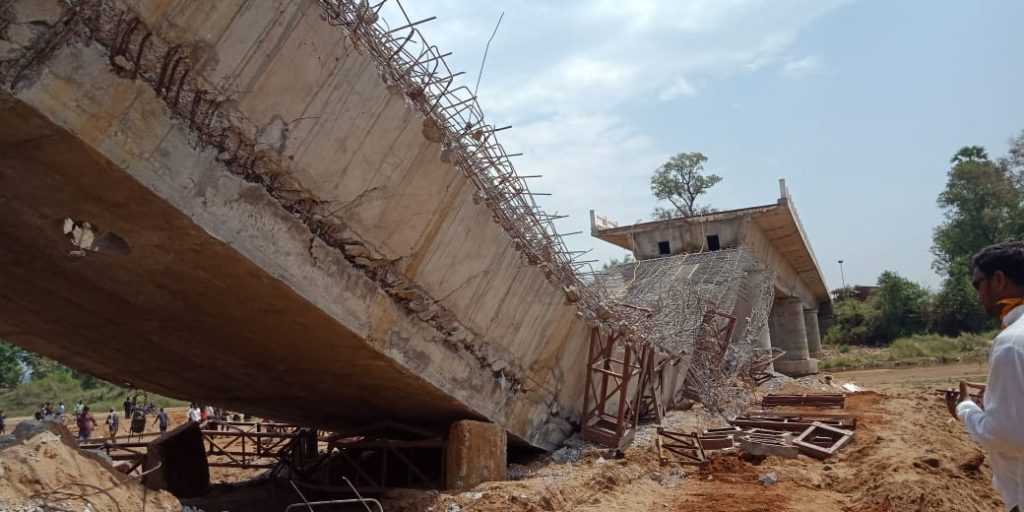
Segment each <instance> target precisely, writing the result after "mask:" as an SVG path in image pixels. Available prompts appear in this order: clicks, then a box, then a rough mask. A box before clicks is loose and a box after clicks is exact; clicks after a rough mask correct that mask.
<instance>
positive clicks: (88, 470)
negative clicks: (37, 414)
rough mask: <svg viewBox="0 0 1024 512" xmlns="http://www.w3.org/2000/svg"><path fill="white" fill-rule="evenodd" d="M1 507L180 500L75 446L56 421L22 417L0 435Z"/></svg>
mask: <svg viewBox="0 0 1024 512" xmlns="http://www.w3.org/2000/svg"><path fill="white" fill-rule="evenodd" d="M0 480H2V481H3V485H0V510H83V509H84V510H121V511H124V512H128V511H136V510H142V509H143V508H145V509H146V510H151V511H172V510H173V511H177V510H181V503H179V502H178V500H177V499H175V498H174V497H173V496H172V495H170V494H168V493H166V492H163V491H150V490H147V489H146V488H145V487H143V486H142V484H140V483H139V482H138V479H137V478H130V477H127V476H125V475H124V474H121V473H120V472H118V471H117V470H115V469H114V468H113V466H111V464H110V463H109V462H108V461H107V460H105V459H104V458H103V456H101V455H100V454H98V453H95V452H88V451H83V450H79V449H78V448H77V447H76V443H75V440H74V438H73V437H72V436H71V434H70V433H69V432H68V431H67V429H65V428H64V427H63V426H62V425H60V424H59V423H56V422H52V421H50V422H39V421H25V422H22V423H19V424H18V427H17V428H16V429H15V433H14V435H11V436H4V437H2V438H0Z"/></svg>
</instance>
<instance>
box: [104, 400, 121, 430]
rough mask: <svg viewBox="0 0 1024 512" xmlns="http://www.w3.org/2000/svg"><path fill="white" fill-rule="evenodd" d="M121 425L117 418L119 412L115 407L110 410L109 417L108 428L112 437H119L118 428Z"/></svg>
mask: <svg viewBox="0 0 1024 512" xmlns="http://www.w3.org/2000/svg"><path fill="white" fill-rule="evenodd" d="M120 424H121V419H120V418H118V417H117V411H115V410H114V408H113V407H111V408H110V414H108V415H107V428H108V429H110V437H114V436H116V435H117V427H119V426H120Z"/></svg>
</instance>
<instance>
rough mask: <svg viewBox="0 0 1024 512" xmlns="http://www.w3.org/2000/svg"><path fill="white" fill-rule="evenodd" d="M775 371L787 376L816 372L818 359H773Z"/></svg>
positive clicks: (800, 375)
mask: <svg viewBox="0 0 1024 512" xmlns="http://www.w3.org/2000/svg"><path fill="white" fill-rule="evenodd" d="M775 371H777V372H779V373H781V374H783V375H786V376H789V377H802V376H804V375H812V374H815V373H818V360H817V359H801V360H799V361H775Z"/></svg>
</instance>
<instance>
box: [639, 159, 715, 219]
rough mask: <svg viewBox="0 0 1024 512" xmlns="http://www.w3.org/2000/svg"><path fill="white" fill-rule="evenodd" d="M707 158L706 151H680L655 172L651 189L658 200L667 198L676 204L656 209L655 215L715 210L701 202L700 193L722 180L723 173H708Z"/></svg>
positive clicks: (689, 214)
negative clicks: (704, 152)
mask: <svg viewBox="0 0 1024 512" xmlns="http://www.w3.org/2000/svg"><path fill="white" fill-rule="evenodd" d="M707 161H708V157H706V156H704V155H703V154H702V153H679V154H678V155H675V156H673V157H672V158H670V159H669V160H668V162H665V164H664V165H662V166H661V167H659V168H658V169H657V170H656V171H654V175H653V176H651V192H653V193H654V197H656V198H657V199H659V200H667V201H668V202H669V203H672V206H673V207H674V210H672V209H669V210H666V209H662V208H657V209H655V211H654V215H653V216H654V218H656V219H664V218H672V217H678V216H682V217H691V216H694V215H700V214H702V213H708V212H712V211H714V209H712V208H710V207H708V206H699V205H698V204H697V199H698V198H700V196H702V195H704V194H705V193H707V191H708V190H710V189H711V187H713V186H715V185H716V184H717V183H718V182H720V181H722V177H721V176H718V175H716V174H705V171H704V162H707Z"/></svg>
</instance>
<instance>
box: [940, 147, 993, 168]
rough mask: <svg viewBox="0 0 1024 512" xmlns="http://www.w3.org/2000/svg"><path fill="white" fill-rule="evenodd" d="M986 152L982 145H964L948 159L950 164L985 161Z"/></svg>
mask: <svg viewBox="0 0 1024 512" xmlns="http://www.w3.org/2000/svg"><path fill="white" fill-rule="evenodd" d="M987 161H988V153H987V152H986V151H985V148H984V147H982V146H964V147H962V148H960V150H959V151H957V152H956V154H955V155H953V158H950V159H949V163H951V164H961V163H964V162H987Z"/></svg>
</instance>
